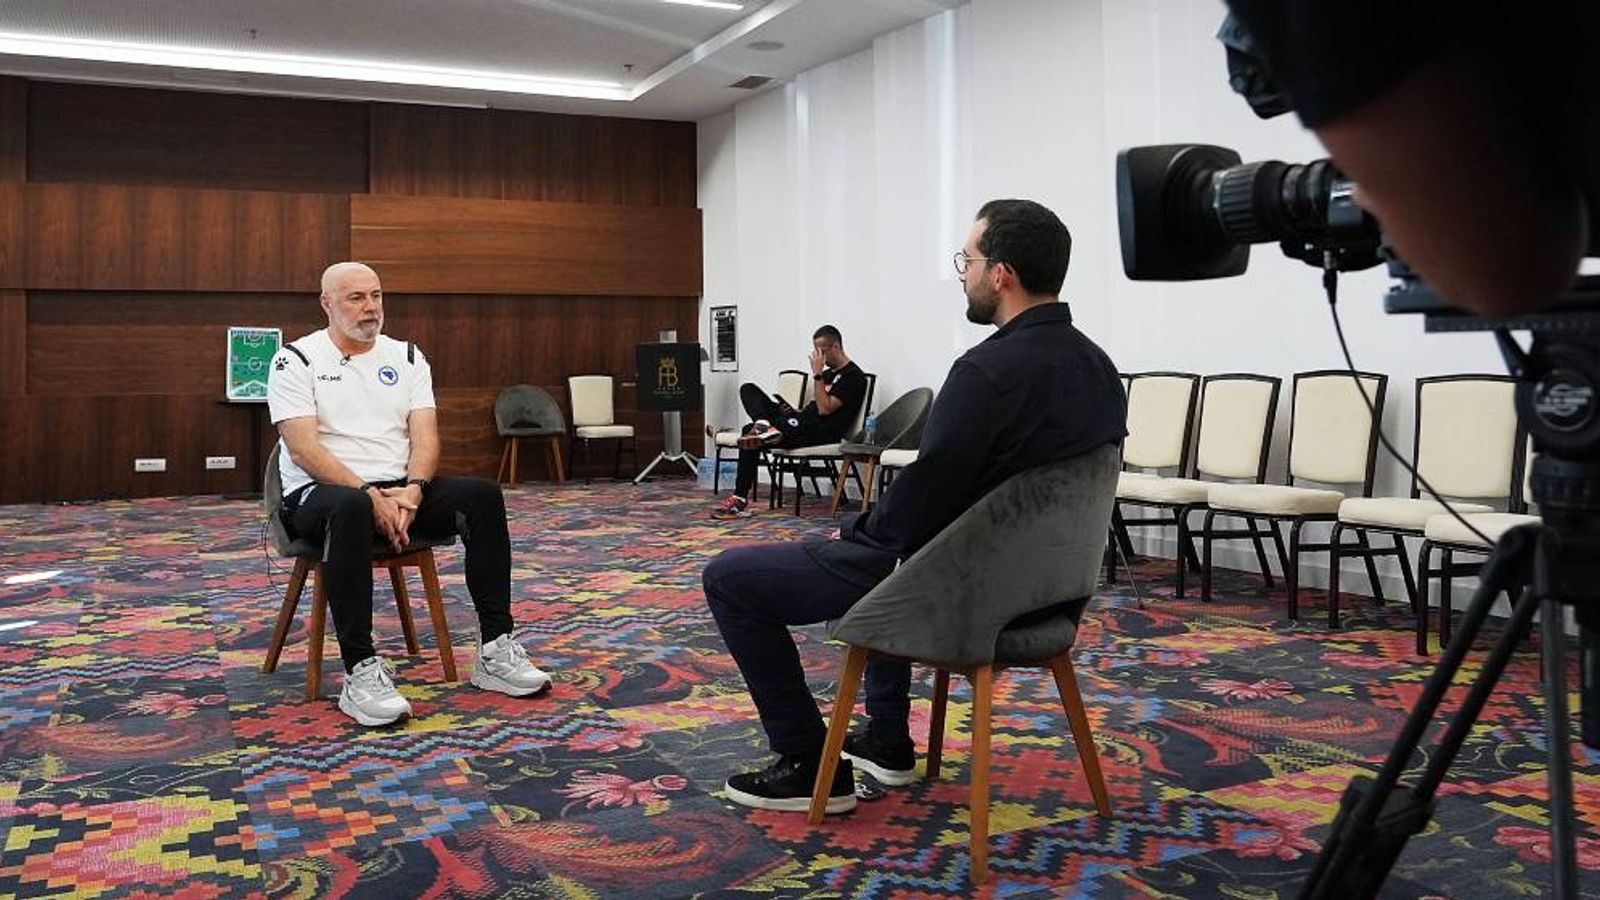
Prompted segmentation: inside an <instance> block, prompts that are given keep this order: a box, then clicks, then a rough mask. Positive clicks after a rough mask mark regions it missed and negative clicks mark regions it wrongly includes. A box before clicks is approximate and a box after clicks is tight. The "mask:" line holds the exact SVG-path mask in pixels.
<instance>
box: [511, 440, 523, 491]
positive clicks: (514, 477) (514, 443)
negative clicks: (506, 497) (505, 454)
mask: <svg viewBox="0 0 1600 900" xmlns="http://www.w3.org/2000/svg"><path fill="white" fill-rule="evenodd" d="M521 443H522V438H519V437H514V438H512V439H511V483H512V484H516V483H517V445H519V444H521Z"/></svg>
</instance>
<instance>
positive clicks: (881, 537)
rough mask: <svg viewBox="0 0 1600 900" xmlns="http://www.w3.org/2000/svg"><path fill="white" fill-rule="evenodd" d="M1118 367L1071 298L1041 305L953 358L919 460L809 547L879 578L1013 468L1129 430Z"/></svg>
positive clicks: (851, 571) (837, 566)
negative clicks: (862, 511)
mask: <svg viewBox="0 0 1600 900" xmlns="http://www.w3.org/2000/svg"><path fill="white" fill-rule="evenodd" d="M1127 419H1128V402H1127V397H1126V395H1125V394H1124V393H1123V390H1122V380H1121V378H1120V376H1118V374H1117V367H1116V366H1114V365H1112V363H1111V360H1110V358H1109V357H1107V356H1106V354H1105V351H1103V350H1101V349H1100V348H1099V347H1098V346H1096V344H1095V343H1094V342H1093V341H1091V340H1089V338H1088V337H1086V336H1085V335H1084V334H1083V332H1081V331H1079V330H1078V329H1077V328H1075V327H1073V324H1072V313H1071V311H1070V310H1069V309H1068V307H1067V305H1066V304H1065V303H1046V304H1043V305H1040V306H1035V307H1032V308H1030V309H1028V310H1026V311H1024V312H1023V313H1021V314H1020V315H1018V316H1016V317H1015V318H1013V319H1012V320H1011V321H1009V322H1007V323H1006V324H1005V327H1003V328H1001V329H1000V330H998V331H996V332H995V333H994V334H992V335H990V336H989V338H988V339H987V340H985V341H984V342H983V343H981V344H979V345H978V346H976V347H973V348H972V349H971V350H968V351H967V352H966V354H965V355H963V356H962V357H961V358H960V359H958V360H956V362H955V365H953V366H951V367H950V374H949V375H948V376H946V377H945V382H944V387H942V388H941V389H940V390H939V398H938V400H937V401H935V403H934V404H933V409H932V411H931V412H930V413H929V416H928V424H927V427H926V429H925V430H924V431H923V433H922V446H921V448H920V452H919V454H918V458H917V462H916V463H915V464H914V465H912V466H910V467H908V468H907V469H906V470H905V471H903V472H901V473H900V474H899V475H898V476H897V477H896V478H895V480H894V482H893V483H892V484H891V485H890V486H889V490H887V491H886V492H885V493H884V495H883V498H882V500H881V501H880V502H879V503H878V504H877V505H876V506H874V507H873V508H872V511H871V512H870V514H868V515H866V516H848V517H846V518H845V520H844V524H843V527H842V528H841V529H840V532H841V533H840V538H841V539H840V540H837V541H827V542H821V543H815V544H811V545H809V549H810V551H811V555H812V556H813V557H814V558H815V559H816V560H817V561H818V562H819V563H820V564H821V565H822V566H823V567H824V568H826V569H827V570H828V571H830V572H832V573H834V574H835V575H838V576H839V577H841V578H844V579H847V580H849V581H852V582H854V583H856V584H859V585H863V586H869V587H870V586H872V585H875V584H877V583H878V582H879V581H881V580H883V579H884V578H885V577H887V576H888V574H889V573H890V572H891V571H893V570H894V566H895V563H896V561H897V560H900V559H904V558H906V557H908V556H910V555H911V554H913V553H915V552H916V551H917V549H918V548H920V547H921V546H922V545H923V544H925V543H927V542H928V541H929V540H931V539H932V538H933V536H934V535H936V534H938V533H939V532H940V531H942V530H943V529H944V527H945V526H946V525H949V524H950V523H951V522H953V521H955V519H956V517H957V516H959V515H961V513H963V512H965V511H966V510H967V508H968V507H970V506H972V504H974V503H976V502H977V501H978V498H980V497H982V496H983V495H984V494H986V493H988V492H989V491H990V490H991V489H993V488H994V487H996V486H997V485H999V484H1000V482H1002V481H1005V480H1006V479H1007V478H1010V477H1011V476H1012V475H1015V474H1017V473H1018V472H1022V471H1024V470H1027V469H1031V468H1034V467H1036V466H1040V465H1044V464H1045V463H1049V462H1055V461H1057V460H1062V459H1067V458H1069V457H1073V456H1077V455H1079V454H1082V453H1085V452H1088V451H1089V450H1093V449H1094V448H1096V447H1099V446H1101V445H1102V444H1108V443H1115V442H1118V441H1121V440H1122V438H1123V437H1125V436H1126V435H1127V433H1128V429H1127Z"/></svg>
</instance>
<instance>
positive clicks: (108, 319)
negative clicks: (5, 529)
mask: <svg viewBox="0 0 1600 900" xmlns="http://www.w3.org/2000/svg"><path fill="white" fill-rule="evenodd" d="M384 194H391V195H398V196H390V197H385V196H381V195H384ZM695 196H696V191H695V151H694V126H693V124H692V123H681V122H642V121H629V120H618V119H601V118H585V117H574V116H556V115H541V114H522V113H509V112H500V111H473V110H459V109H433V108H426V107H406V106H394V105H387V104H364V103H337V102H323V101H310V100H280V99H275V98H258V97H235V96H223V95H214V94H201V93H188V92H176V91H155V90H142V89H132V88H109V87H97V86H87V85H65V84H50V83H42V82H32V81H25V80H23V79H18V78H3V77H0V461H3V463H4V465H0V503H4V502H36V501H47V500H74V499H88V498H98V497H122V496H148V495H159V494H186V493H211V492H232V491H245V490H249V489H250V487H251V486H252V485H253V484H255V483H256V481H257V479H258V473H256V472H254V471H251V469H252V468H253V461H259V460H260V459H261V458H262V452H263V450H264V449H265V447H266V445H267V444H268V443H269V442H270V440H271V438H272V429H271V426H270V424H268V423H266V421H265V420H266V416H265V410H264V409H263V408H262V407H260V406H259V405H255V406H245V405H230V404H225V403H223V402H221V395H222V383H223V368H224V361H225V360H224V353H225V346H224V336H225V333H226V328H227V326H229V325H252V326H276V327H280V328H282V329H283V330H284V333H285V335H286V337H289V338H293V337H298V336H300V335H302V334H305V333H307V332H310V331H312V330H314V329H316V328H320V327H322V326H323V325H324V324H326V320H325V318H324V316H323V314H322V311H321V310H320V309H319V307H318V304H317V300H316V289H317V283H316V279H317V275H318V273H319V272H320V270H321V268H322V267H323V266H325V265H327V264H328V263H330V262H334V261H337V260H339V259H346V258H362V251H363V250H365V251H369V252H374V256H373V257H372V261H373V263H374V265H375V267H376V268H377V269H378V271H379V274H380V276H387V277H386V278H385V288H386V289H387V290H388V298H387V300H386V304H385V305H386V311H387V319H388V321H387V324H386V327H385V331H386V332H387V333H388V334H390V335H392V336H395V337H397V338H401V339H407V340H413V341H416V342H417V344H418V346H420V347H421V348H422V349H423V351H424V352H425V353H426V354H427V355H428V358H429V359H430V361H431V362H432V365H433V370H434V383H435V390H436V394H437V398H438V402H439V408H440V422H441V429H442V432H443V433H442V435H441V437H442V439H443V450H444V454H443V459H442V461H441V470H442V471H446V472H452V473H465V474H479V475H487V476H492V475H493V473H494V470H495V465H496V463H497V461H498V457H499V451H500V443H499V439H498V437H497V436H496V435H495V433H494V423H493V416H492V409H493V403H494V398H495V396H496V395H497V394H498V392H499V390H500V389H501V388H503V387H505V386H507V385H510V384H516V383H530V384H535V385H539V386H541V387H544V388H545V389H546V390H549V391H550V392H551V393H552V394H553V395H554V396H555V397H556V399H557V400H558V401H559V402H561V403H562V405H563V406H564V407H565V406H566V405H567V392H566V387H565V379H566V376H568V375H572V374H580V373H607V374H611V375H613V376H614V377H616V378H617V379H618V382H619V390H618V396H617V409H618V415H619V419H620V420H621V421H625V422H631V423H632V424H634V425H636V426H637V427H638V430H639V435H640V437H639V453H640V456H641V461H642V460H644V459H648V458H649V456H650V455H652V454H654V453H655V452H656V450H657V449H659V448H660V446H661V444H662V438H663V436H662V434H661V417H660V416H659V415H656V414H638V413H636V411H635V409H634V400H633V391H632V382H633V379H634V372H633V345H634V344H635V343H636V342H638V341H642V340H654V339H655V337H656V332H657V331H658V330H660V329H663V328H675V329H677V330H678V332H679V333H680V334H682V335H685V336H691V335H694V334H695V333H696V331H697V328H698V296H699V293H700V256H701V254H700V218H699V212H698V211H697V210H696V209H695V208H694V205H695ZM452 198H453V199H452ZM527 201H538V202H527ZM352 209H354V210H356V211H357V215H358V216H360V217H363V218H360V220H359V221H360V223H361V224H357V223H356V220H354V219H353V218H352ZM374 216H375V217H374ZM386 217H387V218H386ZM376 225H388V226H391V227H394V226H402V227H396V228H395V233H394V234H391V235H387V237H388V238H401V240H400V241H399V242H398V244H397V243H396V241H394V240H390V241H389V242H388V243H385V242H384V240H383V238H382V237H380V236H379V235H378V233H377V230H376V229H374V228H373V226H376ZM576 233H582V234H583V235H584V236H583V237H578V236H576ZM597 235H598V236H597ZM369 239H370V240H373V241H375V243H373V244H369V245H363V246H360V247H358V246H354V245H355V244H360V243H361V242H362V241H364V240H369ZM408 241H409V242H410V243H409V244H408V243H407V242H408ZM396 246H399V247H400V248H401V249H405V248H407V247H409V248H410V249H409V250H407V252H404V253H397V254H396V253H391V252H390V251H391V250H392V249H394V248H395V247H396ZM474 248H476V249H474ZM586 253H587V254H591V256H590V258H589V261H590V262H591V263H593V264H592V265H588V266H585V265H583V264H582V262H583V260H582V259H581V258H579V257H582V256H583V255H584V254H586ZM530 259H531V260H532V261H533V262H532V264H530ZM585 272H587V273H588V275H587V276H585V274H584V273H585ZM552 273H560V276H559V277H554V275H553V274H552ZM684 419H685V422H684V427H685V432H686V433H687V434H694V433H697V432H698V431H699V429H700V428H701V422H702V420H701V417H700V416H699V415H698V414H696V415H686V416H684ZM208 455H209V456H235V457H237V459H238V461H239V468H237V469H235V470H231V471H230V470H222V471H215V472H206V471H205V470H204V465H203V463H204V458H205V457H206V456H208ZM146 456H161V457H165V458H166V459H167V471H166V472H165V473H160V474H145V473H138V474H136V473H135V472H134V471H133V460H134V459H135V458H136V457H146ZM524 456H525V458H526V461H525V462H524V468H525V472H524V477H528V476H533V477H543V475H544V473H543V462H542V459H540V457H539V455H538V454H524Z"/></svg>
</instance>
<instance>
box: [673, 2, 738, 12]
mask: <svg viewBox="0 0 1600 900" xmlns="http://www.w3.org/2000/svg"><path fill="white" fill-rule="evenodd" d="M661 2H662V3H676V4H678V5H679V6H704V7H706V8H708V9H731V10H735V11H737V10H741V9H744V4H743V3H724V2H723V0H661Z"/></svg>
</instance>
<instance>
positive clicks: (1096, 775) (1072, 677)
mask: <svg viewBox="0 0 1600 900" xmlns="http://www.w3.org/2000/svg"><path fill="white" fill-rule="evenodd" d="M1050 672H1051V673H1052V674H1054V675H1055V676H1056V691H1057V692H1059V693H1060V694H1061V708H1062V709H1064V710H1066V713H1067V724H1068V725H1070V726H1072V742H1073V743H1074V744H1077V745H1078V758H1079V759H1080V760H1082V761H1083V775H1084V777H1085V778H1087V779H1089V793H1091V794H1093V795H1094V807H1095V809H1096V810H1097V811H1098V812H1099V813H1100V818H1102V819H1109V818H1111V796H1110V794H1108V793H1107V792H1106V779H1105V776H1104V775H1103V774H1101V772H1100V751H1099V750H1098V749H1096V747H1095V745H1094V732H1092V731H1090V730H1089V713H1088V711H1086V710H1085V709H1084V708H1083V694H1081V693H1079V691H1078V676H1077V674H1076V673H1074V672H1073V670H1072V657H1071V656H1070V655H1069V654H1067V653H1063V654H1061V655H1060V656H1057V657H1056V658H1055V659H1052V660H1050Z"/></svg>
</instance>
